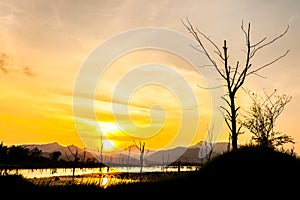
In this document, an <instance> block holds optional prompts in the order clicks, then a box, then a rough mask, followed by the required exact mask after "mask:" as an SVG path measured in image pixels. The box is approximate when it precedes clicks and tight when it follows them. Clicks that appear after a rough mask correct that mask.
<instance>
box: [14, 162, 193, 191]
mask: <svg viewBox="0 0 300 200" xmlns="http://www.w3.org/2000/svg"><path fill="white" fill-rule="evenodd" d="M177 170H178V168H177V167H162V166H154V167H143V172H176V171H177ZM195 170H197V166H181V167H180V171H195ZM139 172H140V167H110V168H109V167H104V168H76V169H75V176H72V175H73V169H72V168H49V169H18V170H10V171H8V173H9V174H19V175H22V176H23V177H25V178H27V179H28V180H30V181H32V182H34V183H35V184H47V185H66V184H69V183H71V182H73V183H78V184H94V185H99V186H100V187H103V188H106V187H107V186H109V185H115V184H120V183H131V182H136V181H140V179H139V175H137V174H139ZM124 174H127V175H126V176H125V175H124ZM128 174H133V175H131V176H129V175H128Z"/></svg>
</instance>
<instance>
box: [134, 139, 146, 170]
mask: <svg viewBox="0 0 300 200" xmlns="http://www.w3.org/2000/svg"><path fill="white" fill-rule="evenodd" d="M133 142H134V144H135V146H136V147H137V148H138V150H139V151H140V167H141V169H140V173H142V171H143V166H144V153H145V142H141V141H140V142H139V144H136V142H135V141H133Z"/></svg>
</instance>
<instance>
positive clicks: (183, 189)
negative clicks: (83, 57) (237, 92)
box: [0, 146, 300, 198]
mask: <svg viewBox="0 0 300 200" xmlns="http://www.w3.org/2000/svg"><path fill="white" fill-rule="evenodd" d="M117 176H118V178H120V179H127V178H130V179H135V180H136V182H133V183H128V182H125V181H124V182H120V183H119V184H116V185H111V186H109V187H107V188H105V189H104V188H101V187H99V183H95V182H85V183H80V182H77V183H76V182H70V181H69V182H68V181H66V182H64V184H60V185H59V184H56V185H55V184H53V185H51V184H50V183H51V182H48V183H49V184H47V182H45V183H43V184H42V183H40V184H36V183H32V182H30V181H28V180H26V179H23V178H22V177H21V176H11V177H5V176H3V177H0V188H1V189H3V190H2V191H6V192H7V191H11V190H14V191H20V192H23V193H31V194H32V192H34V193H39V194H47V195H54V196H55V195H62V194H67V195H68V196H69V197H71V196H72V195H74V197H78V195H92V194H93V195H94V194H98V195H100V196H102V197H104V196H108V197H113V196H120V195H121V196H122V195H124V197H126V196H128V195H129V196H132V197H138V196H140V195H143V196H146V197H162V196H168V197H171V196H172V197H174V198H175V197H178V196H180V195H183V194H184V195H185V196H189V195H191V197H192V196H194V195H195V194H201V195H204V194H212V195H218V194H224V195H226V194H230V192H232V191H233V192H242V193H243V194H244V195H245V194H246V195H247V196H249V195H250V196H251V195H253V196H257V195H260V196H261V195H262V194H265V195H267V196H268V197H270V196H271V195H272V194H275V193H276V192H277V193H278V194H277V193H276V197H278V195H280V194H284V195H285V196H287V195H289V194H293V195H297V193H296V192H297V190H296V189H297V187H298V185H299V183H298V182H297V181H299V180H300V179H299V178H300V160H299V158H298V157H295V156H294V155H291V154H288V153H287V152H280V151H274V150H270V149H265V148H261V147H254V146H244V147H240V148H239V149H238V150H236V151H230V152H226V153H223V154H222V155H220V156H217V157H214V158H213V159H212V160H211V161H210V162H208V163H207V164H206V165H204V166H203V167H202V168H201V169H200V170H198V171H192V172H180V173H177V172H157V173H156V172H149V173H148V172H147V173H143V174H142V176H140V174H139V173H122V174H117ZM139 180H142V181H139ZM78 183H79V184H78ZM269 188H270V189H269ZM274 192H275V193H274Z"/></svg>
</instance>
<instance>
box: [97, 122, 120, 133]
mask: <svg viewBox="0 0 300 200" xmlns="http://www.w3.org/2000/svg"><path fill="white" fill-rule="evenodd" d="M98 124H99V128H98V131H99V132H101V133H102V134H103V135H104V136H107V135H109V134H114V133H118V132H120V129H119V127H118V126H117V125H116V124H115V123H112V122H99V123H98Z"/></svg>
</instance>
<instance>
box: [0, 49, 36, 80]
mask: <svg viewBox="0 0 300 200" xmlns="http://www.w3.org/2000/svg"><path fill="white" fill-rule="evenodd" d="M0 71H1V72H2V73H3V74H11V73H18V74H22V75H25V76H30V77H31V76H34V75H35V74H34V72H33V71H32V69H31V66H29V65H18V64H16V62H15V61H14V59H12V58H11V57H10V56H9V55H7V54H5V53H1V54H0Z"/></svg>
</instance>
